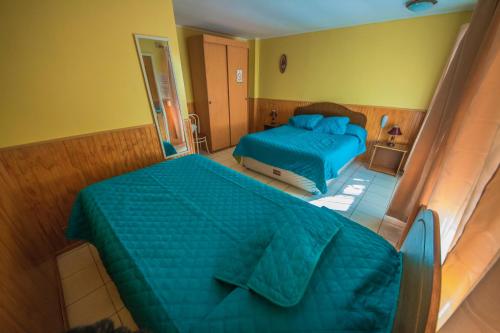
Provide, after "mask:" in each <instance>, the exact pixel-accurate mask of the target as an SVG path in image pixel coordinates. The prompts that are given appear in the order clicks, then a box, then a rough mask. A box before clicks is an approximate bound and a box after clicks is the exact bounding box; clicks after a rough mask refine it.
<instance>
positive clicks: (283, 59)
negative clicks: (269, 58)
mask: <svg viewBox="0 0 500 333" xmlns="http://www.w3.org/2000/svg"><path fill="white" fill-rule="evenodd" d="M287 63H288V62H287V60H286V54H282V55H281V57H280V73H282V74H283V73H284V72H285V70H286V65H287Z"/></svg>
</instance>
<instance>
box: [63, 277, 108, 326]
mask: <svg viewBox="0 0 500 333" xmlns="http://www.w3.org/2000/svg"><path fill="white" fill-rule="evenodd" d="M66 311H67V314H68V322H69V325H70V327H75V326H80V325H90V324H93V323H95V322H96V321H98V320H101V319H104V318H108V317H111V316H112V315H113V314H114V313H115V308H114V307H113V303H112V302H111V299H110V297H109V295H108V292H107V291H106V287H104V286H102V287H100V288H99V289H97V290H95V291H94V292H92V293H91V294H89V295H87V296H85V297H84V298H82V299H80V300H79V301H78V302H75V303H73V304H71V305H70V306H68V307H67V308H66Z"/></svg>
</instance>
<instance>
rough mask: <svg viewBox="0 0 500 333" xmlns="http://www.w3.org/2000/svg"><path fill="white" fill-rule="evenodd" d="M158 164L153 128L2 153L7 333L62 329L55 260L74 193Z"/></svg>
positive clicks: (1, 303)
mask: <svg viewBox="0 0 500 333" xmlns="http://www.w3.org/2000/svg"><path fill="white" fill-rule="evenodd" d="M161 160H163V156H162V152H161V147H160V144H159V140H158V136H157V132H156V129H155V127H154V126H153V125H145V126H140V127H133V128H127V129H121V130H114V131H108V132H102V133H94V134H91V135H84V136H79V137H72V138H66V139H60V140H53V141H48V142H42V143H36V144H30V145H24V146H19V147H9V148H4V149H0V253H1V255H0V295H1V297H0V327H2V330H3V329H6V331H8V332H30V333H31V332H33V333H37V332H60V331H62V330H63V326H62V325H63V324H62V317H61V312H60V307H59V295H58V276H57V271H56V264H55V260H54V255H55V253H56V252H57V251H58V250H61V249H63V248H64V247H65V246H66V245H68V244H67V241H66V240H65V238H64V229H65V227H66V224H67V220H68V216H69V213H70V209H71V205H72V203H73V201H74V199H75V196H76V194H77V193H78V191H79V190H81V189H82V188H83V187H85V186H87V185H89V184H91V183H94V182H96V181H99V180H102V179H105V178H109V177H112V176H115V175H118V174H121V173H124V172H128V171H132V170H135V169H138V168H141V167H145V166H147V165H150V164H153V163H156V162H159V161H161Z"/></svg>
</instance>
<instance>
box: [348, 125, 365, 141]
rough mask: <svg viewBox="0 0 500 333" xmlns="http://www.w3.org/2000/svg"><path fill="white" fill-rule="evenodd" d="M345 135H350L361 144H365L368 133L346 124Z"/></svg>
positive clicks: (360, 128)
mask: <svg viewBox="0 0 500 333" xmlns="http://www.w3.org/2000/svg"><path fill="white" fill-rule="evenodd" d="M345 135H352V136H355V137H357V138H358V139H359V141H360V142H361V143H363V142H366V137H367V135H368V132H366V129H364V128H363V127H361V126H358V125H354V124H348V125H347V127H346V131H345Z"/></svg>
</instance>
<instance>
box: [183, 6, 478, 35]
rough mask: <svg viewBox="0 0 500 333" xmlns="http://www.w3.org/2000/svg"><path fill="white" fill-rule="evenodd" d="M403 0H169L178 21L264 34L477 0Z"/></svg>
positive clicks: (313, 28)
mask: <svg viewBox="0 0 500 333" xmlns="http://www.w3.org/2000/svg"><path fill="white" fill-rule="evenodd" d="M405 2H406V0H344V1H342V0H174V11H175V20H176V23H177V24H178V25H184V26H191V27H198V28H202V29H206V30H210V31H214V32H220V33H226V34H229V35H234V36H240V37H247V38H269V37H275V36H283V35H290V34H297V33H302V32H307V31H317V30H324V29H330V28H336V27H345V26H352V25H359V24H366V23H373V22H381V21H390V20H397V19H405V18H412V17H417V16H425V15H434V14H441V13H449V12H455V11H461V10H466V9H472V8H473V6H474V4H475V3H476V0H438V3H437V4H436V5H435V6H434V7H433V8H432V9H430V10H428V11H426V12H423V13H420V14H416V13H413V12H411V11H409V10H407V9H406V7H405V5H404V4H405Z"/></svg>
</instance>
